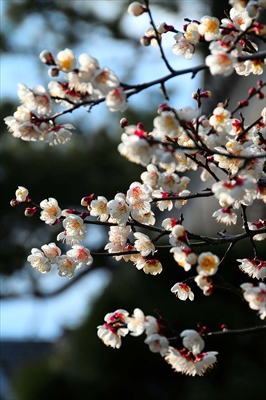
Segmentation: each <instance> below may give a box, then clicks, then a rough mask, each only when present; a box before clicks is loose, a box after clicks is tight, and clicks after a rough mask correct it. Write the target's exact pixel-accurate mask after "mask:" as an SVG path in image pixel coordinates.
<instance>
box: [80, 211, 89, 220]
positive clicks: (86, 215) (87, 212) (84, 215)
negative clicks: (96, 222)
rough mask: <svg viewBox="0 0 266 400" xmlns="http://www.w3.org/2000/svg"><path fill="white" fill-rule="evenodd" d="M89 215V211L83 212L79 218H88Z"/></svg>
mask: <svg viewBox="0 0 266 400" xmlns="http://www.w3.org/2000/svg"><path fill="white" fill-rule="evenodd" d="M89 215H90V212H89V211H83V212H82V213H81V214H80V218H82V219H85V218H87V217H89Z"/></svg>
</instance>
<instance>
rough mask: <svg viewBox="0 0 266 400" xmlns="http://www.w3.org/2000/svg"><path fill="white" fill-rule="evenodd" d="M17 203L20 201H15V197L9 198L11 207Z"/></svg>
mask: <svg viewBox="0 0 266 400" xmlns="http://www.w3.org/2000/svg"><path fill="white" fill-rule="evenodd" d="M19 204H20V202H19V201H17V200H16V199H12V200H10V205H11V207H16V206H18V205H19Z"/></svg>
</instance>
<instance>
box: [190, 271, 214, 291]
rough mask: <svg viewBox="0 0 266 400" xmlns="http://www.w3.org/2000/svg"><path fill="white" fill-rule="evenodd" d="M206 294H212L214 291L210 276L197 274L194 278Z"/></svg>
mask: <svg viewBox="0 0 266 400" xmlns="http://www.w3.org/2000/svg"><path fill="white" fill-rule="evenodd" d="M194 281H195V282H196V284H197V285H198V287H199V288H200V289H201V290H202V291H203V294H204V296H210V295H211V294H212V292H213V284H212V279H211V278H210V276H202V275H197V276H196V277H195V279H194Z"/></svg>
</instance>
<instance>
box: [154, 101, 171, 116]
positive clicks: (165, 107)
mask: <svg viewBox="0 0 266 400" xmlns="http://www.w3.org/2000/svg"><path fill="white" fill-rule="evenodd" d="M171 110H172V109H171V107H169V106H168V104H166V103H162V104H160V105H159V107H158V110H157V113H158V114H161V113H162V112H163V111H171Z"/></svg>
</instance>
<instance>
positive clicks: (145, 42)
mask: <svg viewBox="0 0 266 400" xmlns="http://www.w3.org/2000/svg"><path fill="white" fill-rule="evenodd" d="M151 39H152V38H151V37H148V36H142V38H141V39H140V44H142V46H150V44H151Z"/></svg>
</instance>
